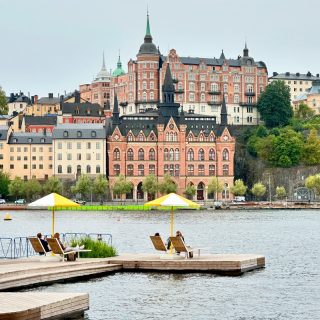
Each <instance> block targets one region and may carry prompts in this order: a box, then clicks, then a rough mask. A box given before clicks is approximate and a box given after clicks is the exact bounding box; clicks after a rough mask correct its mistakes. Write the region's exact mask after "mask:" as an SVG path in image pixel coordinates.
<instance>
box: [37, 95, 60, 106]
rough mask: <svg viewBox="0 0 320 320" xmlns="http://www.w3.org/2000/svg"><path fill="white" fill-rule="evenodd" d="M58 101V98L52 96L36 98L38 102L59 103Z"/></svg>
mask: <svg viewBox="0 0 320 320" xmlns="http://www.w3.org/2000/svg"><path fill="white" fill-rule="evenodd" d="M59 103H60V98H57V97H53V98H49V97H43V98H40V99H39V100H38V104H52V105H53V104H59Z"/></svg>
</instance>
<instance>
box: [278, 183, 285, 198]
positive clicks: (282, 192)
mask: <svg viewBox="0 0 320 320" xmlns="http://www.w3.org/2000/svg"><path fill="white" fill-rule="evenodd" d="M286 195H287V192H286V189H285V187H284V186H280V187H277V188H276V196H277V198H278V199H284V198H285V197H286Z"/></svg>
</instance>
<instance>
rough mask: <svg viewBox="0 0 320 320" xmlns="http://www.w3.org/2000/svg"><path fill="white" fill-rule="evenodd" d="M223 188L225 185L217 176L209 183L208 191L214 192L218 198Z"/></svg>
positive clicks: (215, 197) (216, 198)
mask: <svg viewBox="0 0 320 320" xmlns="http://www.w3.org/2000/svg"><path fill="white" fill-rule="evenodd" d="M222 190H223V185H222V184H221V183H220V182H219V179H218V178H217V177H213V178H212V179H211V180H210V182H209V184H208V193H209V194H211V193H212V194H213V196H214V199H215V200H218V193H219V192H221V191H222Z"/></svg>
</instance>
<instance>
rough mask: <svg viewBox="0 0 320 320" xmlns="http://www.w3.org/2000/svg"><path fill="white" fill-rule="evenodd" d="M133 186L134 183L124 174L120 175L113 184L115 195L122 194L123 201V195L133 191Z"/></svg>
mask: <svg viewBox="0 0 320 320" xmlns="http://www.w3.org/2000/svg"><path fill="white" fill-rule="evenodd" d="M132 188H133V185H132V183H131V182H130V181H127V180H126V178H125V177H124V176H123V175H120V176H119V177H118V179H117V180H116V182H115V184H114V185H113V189H112V191H113V193H114V194H115V195H118V196H120V199H121V203H122V195H124V194H127V193H129V192H131V190H132Z"/></svg>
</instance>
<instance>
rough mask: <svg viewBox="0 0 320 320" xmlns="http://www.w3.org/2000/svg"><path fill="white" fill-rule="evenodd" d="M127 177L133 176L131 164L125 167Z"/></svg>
mask: <svg viewBox="0 0 320 320" xmlns="http://www.w3.org/2000/svg"><path fill="white" fill-rule="evenodd" d="M127 176H133V164H128V165H127Z"/></svg>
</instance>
